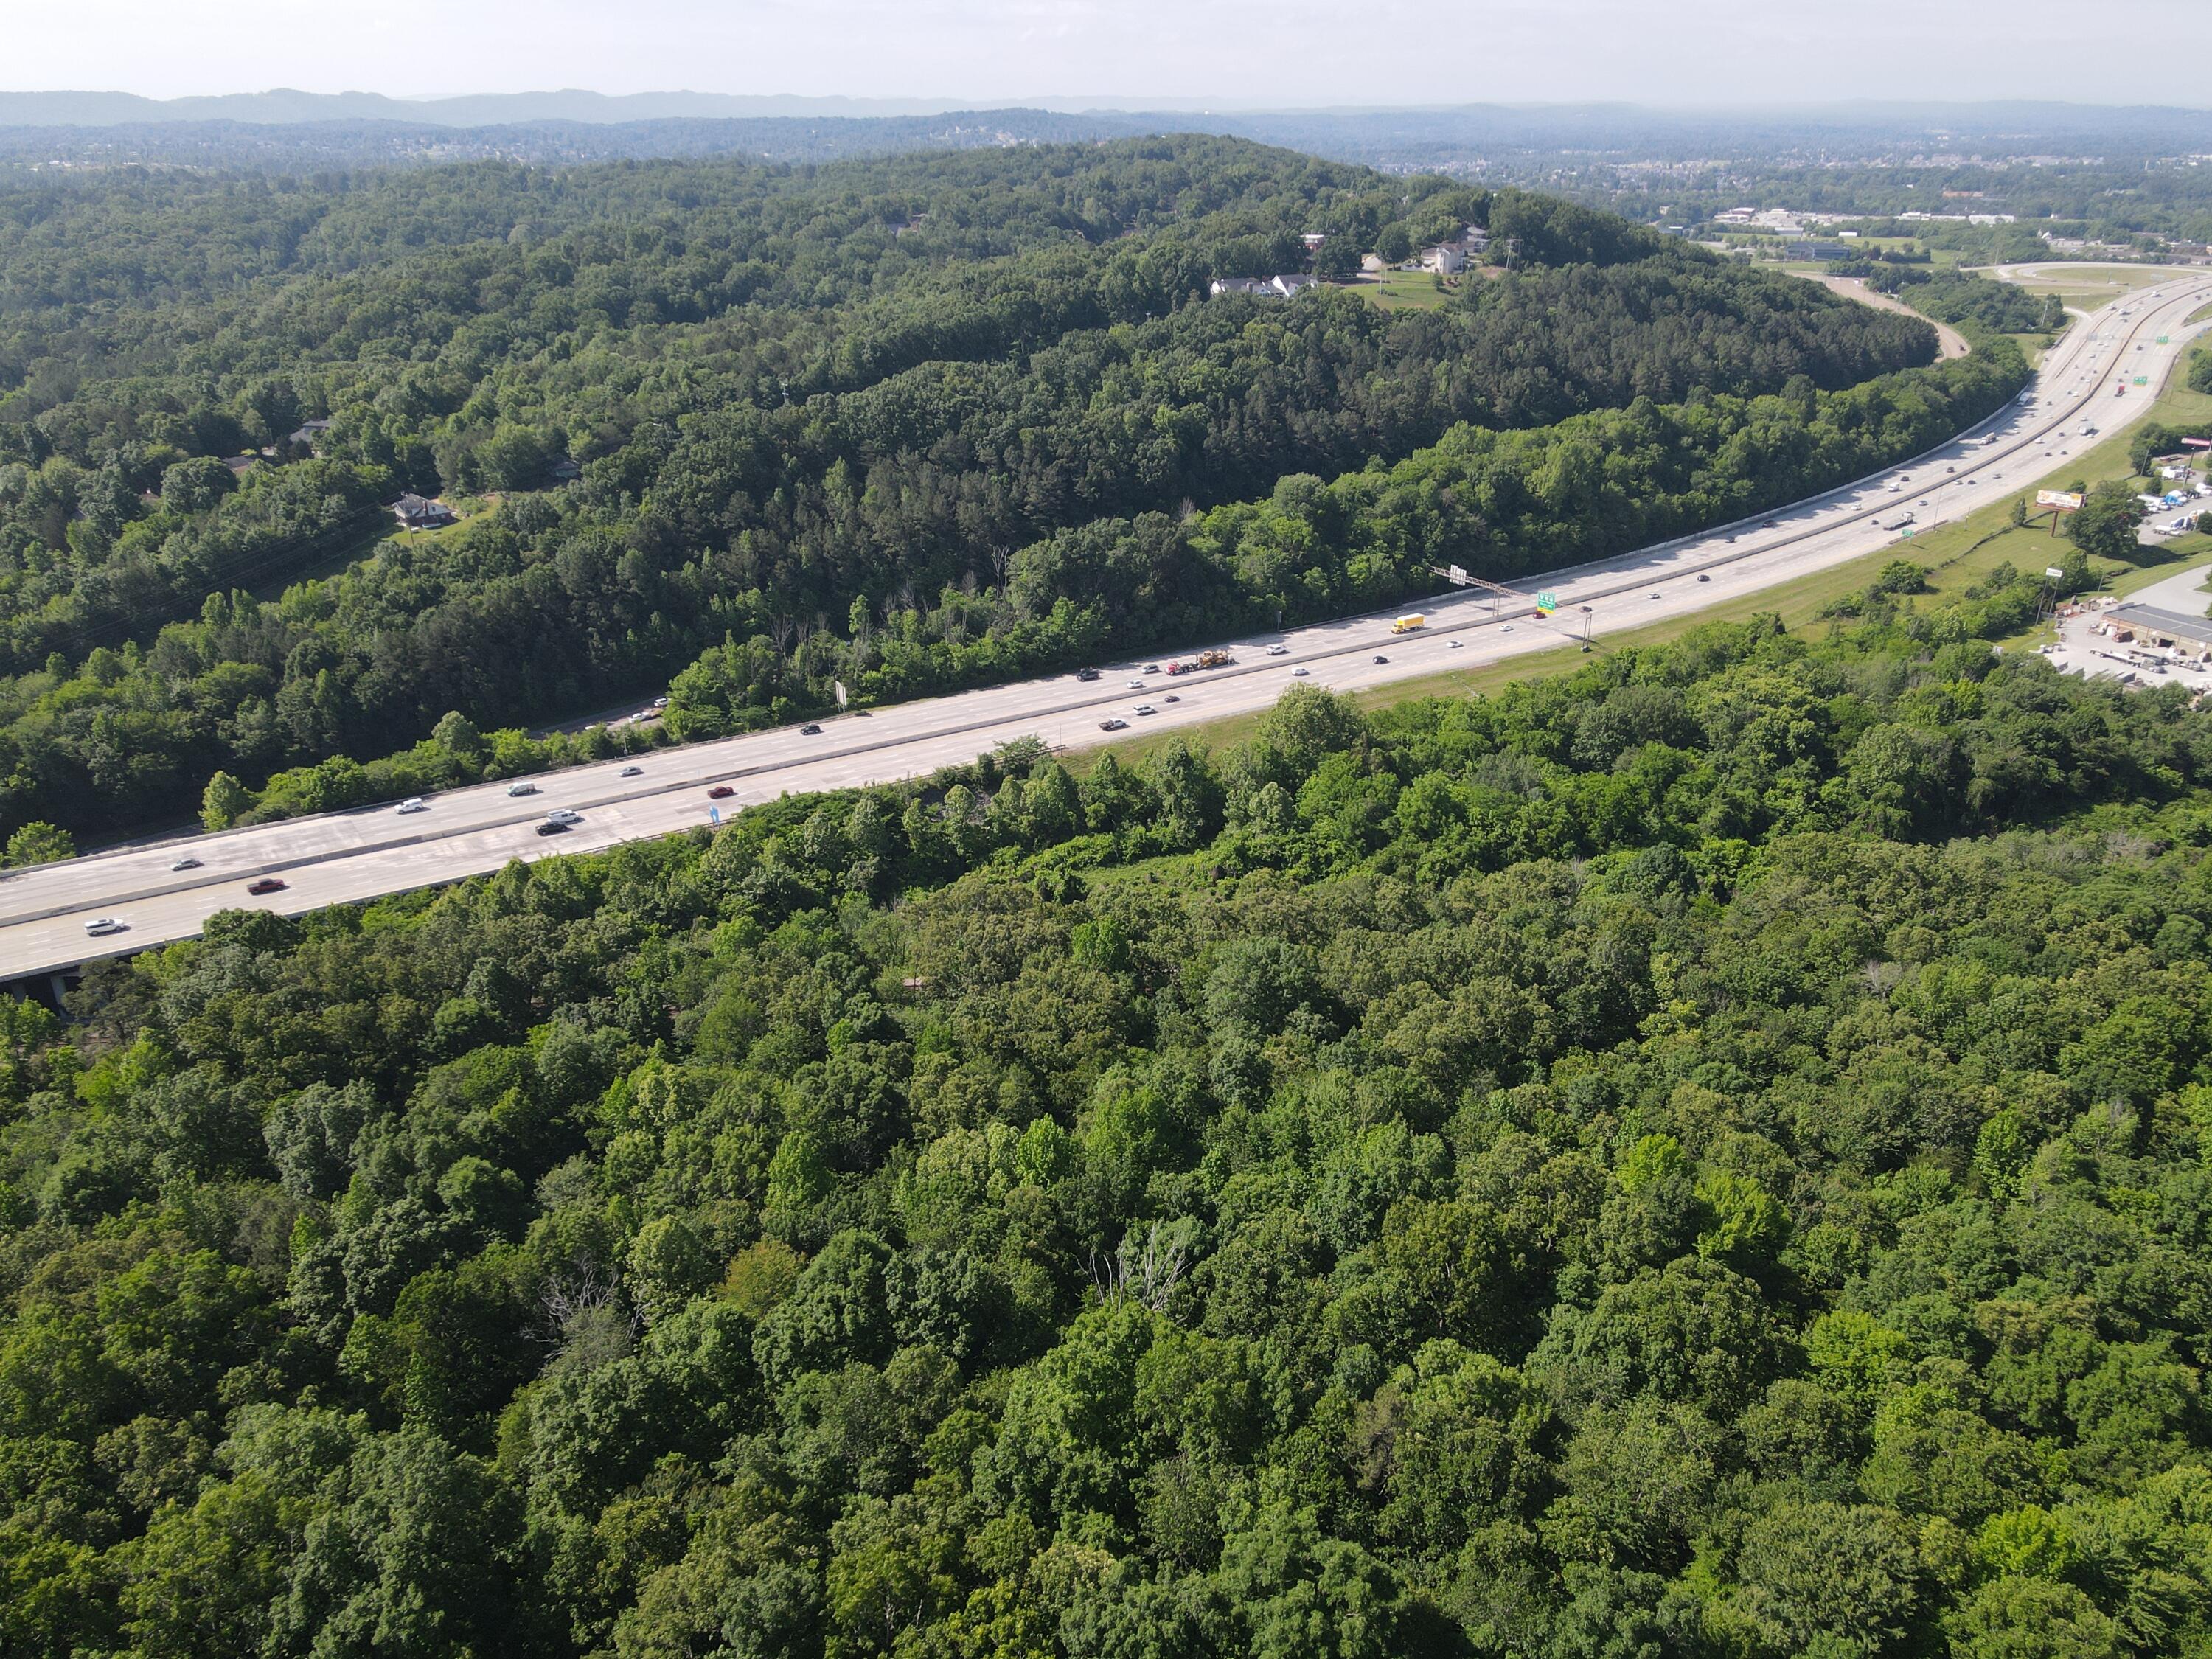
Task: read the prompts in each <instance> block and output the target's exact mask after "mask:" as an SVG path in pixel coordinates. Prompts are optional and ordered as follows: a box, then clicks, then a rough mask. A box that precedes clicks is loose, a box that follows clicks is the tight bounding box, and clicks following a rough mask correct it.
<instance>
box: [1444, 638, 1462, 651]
mask: <svg viewBox="0 0 2212 1659" xmlns="http://www.w3.org/2000/svg"><path fill="white" fill-rule="evenodd" d="M1444 643H1445V644H1446V645H1447V646H1449V647H1451V649H1453V650H1455V651H1456V650H1458V649H1459V648H1460V641H1457V640H1446V641H1444Z"/></svg>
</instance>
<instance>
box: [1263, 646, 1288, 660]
mask: <svg viewBox="0 0 2212 1659" xmlns="http://www.w3.org/2000/svg"><path fill="white" fill-rule="evenodd" d="M1267 654H1268V655H1269V656H1271V657H1287V656H1289V655H1290V654H1291V647H1289V646H1287V645H1271V646H1269V647H1267Z"/></svg>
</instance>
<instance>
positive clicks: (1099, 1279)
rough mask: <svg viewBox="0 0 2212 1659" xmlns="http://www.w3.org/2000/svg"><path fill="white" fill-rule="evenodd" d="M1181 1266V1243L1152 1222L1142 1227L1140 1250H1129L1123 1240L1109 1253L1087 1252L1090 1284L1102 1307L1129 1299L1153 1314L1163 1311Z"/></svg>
mask: <svg viewBox="0 0 2212 1659" xmlns="http://www.w3.org/2000/svg"><path fill="white" fill-rule="evenodd" d="M1185 1266H1186V1262H1185V1259H1184V1255H1183V1247H1182V1244H1180V1243H1177V1242H1176V1240H1174V1239H1172V1238H1170V1237H1167V1230H1166V1229H1165V1228H1164V1226H1163V1225H1161V1224H1160V1223H1159V1222H1157V1221H1155V1222H1154V1223H1152V1225H1151V1226H1150V1227H1148V1228H1146V1230H1145V1243H1144V1246H1143V1248H1142V1249H1136V1250H1132V1249H1130V1247H1129V1242H1128V1241H1127V1239H1124V1240H1123V1241H1122V1243H1121V1249H1118V1250H1115V1251H1114V1252H1112V1253H1111V1254H1110V1255H1100V1254H1099V1253H1098V1252H1097V1251H1096V1250H1093V1251H1092V1252H1091V1289H1092V1290H1094V1291H1097V1294H1098V1300H1099V1303H1100V1304H1101V1305H1103V1306H1105V1307H1109V1308H1110V1307H1114V1306H1116V1305H1118V1304H1121V1303H1123V1302H1132V1301H1133V1302H1135V1303H1138V1304H1139V1305H1141V1306H1143V1307H1146V1308H1149V1309H1151V1310H1152V1311H1153V1312H1154V1313H1165V1312H1166V1311H1167V1306H1168V1301H1169V1298H1170V1297H1173V1296H1174V1295H1175V1288H1176V1285H1178V1284H1179V1283H1181V1282H1182V1273H1183V1268H1184V1267H1185Z"/></svg>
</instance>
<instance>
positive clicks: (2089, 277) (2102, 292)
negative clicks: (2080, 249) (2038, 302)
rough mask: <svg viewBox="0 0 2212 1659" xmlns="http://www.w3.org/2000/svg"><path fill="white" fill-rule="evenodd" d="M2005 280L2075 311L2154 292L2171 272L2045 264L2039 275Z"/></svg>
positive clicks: (2139, 267) (2141, 267) (2170, 277)
mask: <svg viewBox="0 0 2212 1659" xmlns="http://www.w3.org/2000/svg"><path fill="white" fill-rule="evenodd" d="M2006 280H2008V281H2009V282H2011V283H2014V284H2015V286H2017V287H2020V288H2024V289H2027V291H2028V292H2029V293H2031V294H2056V295H2057V296H2058V299H2059V303H2060V304H2062V305H2065V306H2069V307H2073V308H2074V309H2075V310H2076V311H2094V310H2095V309H2096V308H2097V307H2099V306H2101V305H2105V304H2106V303H2108V302H2110V301H2112V300H2115V299H2118V297H2119V296H2120V295H2123V294H2132V293H2134V292H2136V290H2137V289H2149V288H2157V287H2160V285H2161V284H2163V283H2170V282H2172V280H2173V272H2172V271H2171V270H2166V269H2165V268H2163V267H2160V266H2157V265H2087V264H2084V265H2073V264H2063V263H2059V264H2047V265H2045V266H2044V267H2043V270H2042V272H2041V274H2040V275H2038V276H2014V277H2008V278H2007V279H2006Z"/></svg>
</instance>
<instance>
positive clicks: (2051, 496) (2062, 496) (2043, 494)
mask: <svg viewBox="0 0 2212 1659" xmlns="http://www.w3.org/2000/svg"><path fill="white" fill-rule="evenodd" d="M2087 499H2088V497H2087V496H2086V495H2080V494H2078V493H2077V492H2075V491H2074V490H2071V489H2039V490H2037V491H2036V492H2035V504H2036V505H2037V506H2038V507H2057V509H2058V510H2059V511H2060V512H2061V513H2079V512H2080V511H2081V503H2082V502H2083V501H2087Z"/></svg>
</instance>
